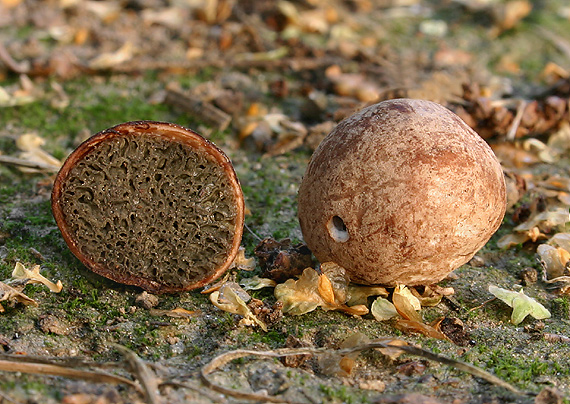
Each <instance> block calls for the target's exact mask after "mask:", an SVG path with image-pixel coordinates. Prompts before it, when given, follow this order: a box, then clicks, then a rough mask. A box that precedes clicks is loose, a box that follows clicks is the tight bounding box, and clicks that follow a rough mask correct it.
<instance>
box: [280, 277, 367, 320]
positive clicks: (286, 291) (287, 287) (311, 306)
mask: <svg viewBox="0 0 570 404" xmlns="http://www.w3.org/2000/svg"><path fill="white" fill-rule="evenodd" d="M274 293H275V297H276V298H277V300H278V301H280V302H281V303H282V304H283V312H284V313H290V314H293V315H301V314H305V313H308V312H310V311H313V310H315V309H316V308H317V307H321V308H322V309H323V310H339V311H343V312H345V313H347V314H351V315H355V316H362V315H365V314H368V308H367V307H366V306H364V305H355V306H350V307H349V306H347V305H346V304H344V302H339V301H337V300H336V299H335V298H336V295H337V293H336V291H335V290H334V286H333V284H332V282H331V281H330V279H329V278H328V276H326V275H325V274H321V275H319V274H318V273H317V271H315V270H314V269H313V268H306V269H305V270H304V271H303V274H302V275H301V277H300V278H299V279H298V280H293V279H288V280H287V281H286V282H285V283H282V284H279V285H277V286H276V287H275V292H274ZM321 293H323V294H325V296H326V297H324V296H323V295H321Z"/></svg>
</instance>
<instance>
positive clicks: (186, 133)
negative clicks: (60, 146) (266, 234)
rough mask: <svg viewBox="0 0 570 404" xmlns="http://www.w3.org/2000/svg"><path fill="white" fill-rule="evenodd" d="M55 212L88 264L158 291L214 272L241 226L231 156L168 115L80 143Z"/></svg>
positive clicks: (59, 183) (230, 255)
mask: <svg viewBox="0 0 570 404" xmlns="http://www.w3.org/2000/svg"><path fill="white" fill-rule="evenodd" d="M52 210H53V215H54V217H55V220H56V222H57V225H58V226H59V229H60V230H61V233H62V235H63V238H64V239H65V241H66V243H67V245H68V246H69V248H70V250H71V251H72V252H73V254H74V255H75V256H76V257H77V258H79V260H81V262H83V264H85V265H86V266H87V267H88V268H89V269H91V270H92V271H93V272H95V273H97V274H99V275H103V276H105V277H107V278H109V279H112V280H114V281H116V282H120V283H124V284H129V285H136V286H140V287H142V288H143V289H146V290H147V291H150V292H153V293H171V292H180V291H186V290H191V289H195V288H198V287H201V286H203V285H205V284H207V283H209V282H211V281H213V280H214V279H216V278H218V277H219V276H220V275H221V274H223V273H224V272H225V271H226V270H227V268H228V267H229V266H230V264H231V263H232V261H233V259H234V258H235V256H236V254H237V251H238V248H239V245H240V242H241V236H242V233H243V220H244V201H243V194H242V191H241V187H240V184H239V181H238V179H237V176H236V174H235V171H234V169H233V167H232V165H231V162H230V160H229V159H228V158H227V156H226V155H225V154H224V153H223V152H222V151H221V150H220V149H219V148H217V147H216V146H215V145H214V144H213V143H211V142H209V141H208V140H206V139H204V138H203V137H201V136H200V135H198V134H197V133H195V132H193V131H191V130H189V129H185V128H183V127H181V126H178V125H174V124H170V123H162V122H151V121H141V122H128V123H123V124H120V125H117V126H114V127H112V128H110V129H107V130H104V131H102V132H100V133H98V134H96V135H94V136H93V137H91V138H90V139H88V140H87V141H85V142H84V143H82V144H81V145H80V146H79V147H78V148H77V149H76V150H75V151H73V152H72V153H71V155H70V156H69V157H68V158H67V160H66V161H65V163H64V164H63V166H62V168H61V170H60V171H59V173H58V175H57V178H56V180H55V183H54V188H53V193H52Z"/></svg>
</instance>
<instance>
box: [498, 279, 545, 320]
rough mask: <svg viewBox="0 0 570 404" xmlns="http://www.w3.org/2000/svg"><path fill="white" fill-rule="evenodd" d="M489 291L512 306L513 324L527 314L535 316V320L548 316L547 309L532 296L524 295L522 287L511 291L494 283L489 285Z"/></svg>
mask: <svg viewBox="0 0 570 404" xmlns="http://www.w3.org/2000/svg"><path fill="white" fill-rule="evenodd" d="M489 292H490V293H491V294H492V295H493V296H495V297H496V298H498V299H500V300H502V301H503V302H505V303H506V304H507V305H509V306H510V307H512V308H513V313H512V315H511V322H512V323H513V324H514V325H518V324H520V323H522V321H523V320H524V319H525V318H526V316H528V315H530V316H532V317H534V318H536V319H537V320H542V319H545V318H550V312H549V311H548V309H547V308H546V307H544V306H543V305H542V304H540V303H538V302H537V301H536V300H534V299H533V298H532V297H529V296H527V295H525V294H524V293H523V290H522V288H521V290H520V291H518V292H513V291H511V290H507V289H503V288H499V287H497V286H494V285H489Z"/></svg>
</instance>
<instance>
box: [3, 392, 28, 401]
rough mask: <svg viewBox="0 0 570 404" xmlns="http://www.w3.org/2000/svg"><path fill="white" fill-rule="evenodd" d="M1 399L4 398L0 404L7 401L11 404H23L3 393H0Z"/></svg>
mask: <svg viewBox="0 0 570 404" xmlns="http://www.w3.org/2000/svg"><path fill="white" fill-rule="evenodd" d="M0 398H2V400H1V401H0V402H2V403H3V402H4V401H7V402H9V403H14V404H23V403H22V402H21V401H16V400H14V399H13V398H11V397H9V396H8V395H6V394H4V393H3V392H1V391H0Z"/></svg>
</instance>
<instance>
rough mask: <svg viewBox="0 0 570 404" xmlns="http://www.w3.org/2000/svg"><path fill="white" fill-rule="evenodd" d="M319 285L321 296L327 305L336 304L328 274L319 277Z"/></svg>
mask: <svg viewBox="0 0 570 404" xmlns="http://www.w3.org/2000/svg"><path fill="white" fill-rule="evenodd" d="M318 285H319V286H318V290H319V295H321V297H322V298H323V300H324V301H325V303H328V304H330V305H334V304H336V303H335V296H334V291H333V287H332V283H331V281H330V280H329V278H328V276H327V275H326V274H320V275H319V281H318ZM343 303H344V302H343Z"/></svg>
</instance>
